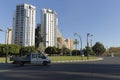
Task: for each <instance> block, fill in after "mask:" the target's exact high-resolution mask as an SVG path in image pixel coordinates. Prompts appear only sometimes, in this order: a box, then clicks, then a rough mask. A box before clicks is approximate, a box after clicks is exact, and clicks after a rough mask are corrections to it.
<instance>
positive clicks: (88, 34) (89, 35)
mask: <svg viewBox="0 0 120 80" xmlns="http://www.w3.org/2000/svg"><path fill="white" fill-rule="evenodd" d="M92 36H93V35H92V34H90V33H87V48H89V37H92ZM87 59H89V53H88V52H87Z"/></svg>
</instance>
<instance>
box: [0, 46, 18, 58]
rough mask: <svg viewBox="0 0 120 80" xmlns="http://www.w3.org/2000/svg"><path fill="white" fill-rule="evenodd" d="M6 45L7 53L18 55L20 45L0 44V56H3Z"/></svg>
mask: <svg viewBox="0 0 120 80" xmlns="http://www.w3.org/2000/svg"><path fill="white" fill-rule="evenodd" d="M7 46H8V55H18V54H19V50H20V46H19V45H13V44H8V45H6V44H0V56H5V55H6V51H7Z"/></svg>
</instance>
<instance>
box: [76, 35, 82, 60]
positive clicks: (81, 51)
mask: <svg viewBox="0 0 120 80" xmlns="http://www.w3.org/2000/svg"><path fill="white" fill-rule="evenodd" d="M76 35H77V36H78V37H79V39H80V43H81V48H80V53H81V59H82V60H83V58H82V55H83V52H82V39H81V36H80V35H79V34H77V33H74V36H76Z"/></svg>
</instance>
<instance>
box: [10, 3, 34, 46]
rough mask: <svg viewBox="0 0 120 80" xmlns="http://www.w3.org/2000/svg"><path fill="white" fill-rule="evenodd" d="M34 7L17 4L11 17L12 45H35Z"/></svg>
mask: <svg viewBox="0 0 120 80" xmlns="http://www.w3.org/2000/svg"><path fill="white" fill-rule="evenodd" d="M35 20H36V7H35V6H33V5H30V4H26V3H24V4H19V5H17V6H16V10H15V13H14V17H13V35H12V43H13V44H18V45H21V46H34V45H35V26H36V25H35V24H36V23H35V22H36V21H35Z"/></svg>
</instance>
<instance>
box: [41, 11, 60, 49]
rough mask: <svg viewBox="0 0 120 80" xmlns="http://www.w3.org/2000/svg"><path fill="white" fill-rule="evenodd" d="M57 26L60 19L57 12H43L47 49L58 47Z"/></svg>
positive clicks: (44, 36) (42, 24)
mask: <svg viewBox="0 0 120 80" xmlns="http://www.w3.org/2000/svg"><path fill="white" fill-rule="evenodd" d="M57 24H58V19H57V15H56V12H55V11H53V10H50V9H42V10H41V27H42V30H43V34H42V35H43V38H44V41H43V42H44V46H45V47H48V46H56V47H57Z"/></svg>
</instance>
